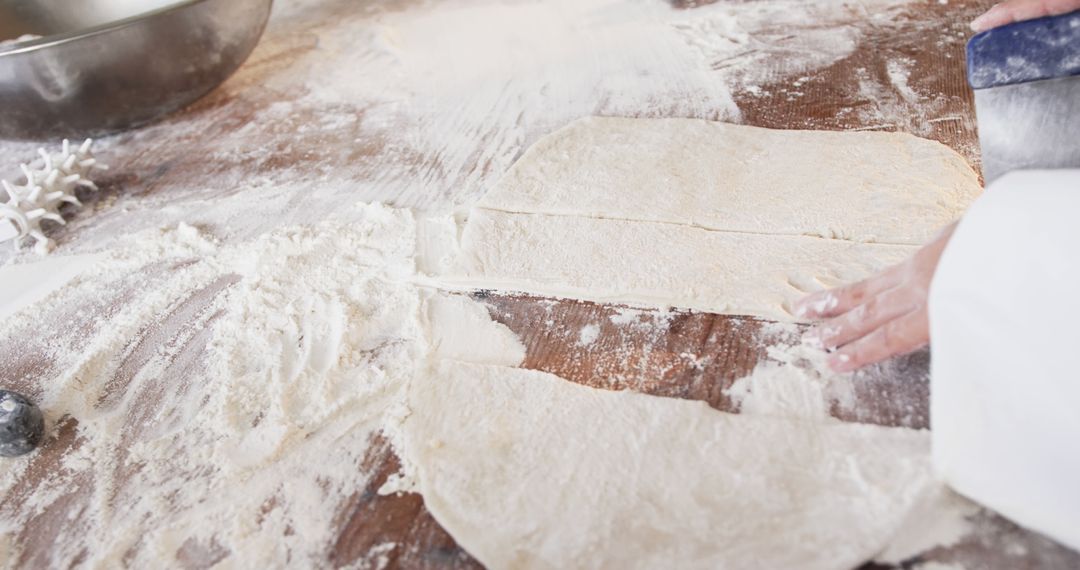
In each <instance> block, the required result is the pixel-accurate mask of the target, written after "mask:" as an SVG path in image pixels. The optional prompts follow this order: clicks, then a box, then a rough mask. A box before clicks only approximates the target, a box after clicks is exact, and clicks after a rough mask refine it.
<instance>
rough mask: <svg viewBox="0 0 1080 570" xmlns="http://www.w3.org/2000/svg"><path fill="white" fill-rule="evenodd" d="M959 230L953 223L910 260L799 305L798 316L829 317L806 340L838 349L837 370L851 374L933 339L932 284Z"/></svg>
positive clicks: (834, 366) (833, 364) (831, 360)
mask: <svg viewBox="0 0 1080 570" xmlns="http://www.w3.org/2000/svg"><path fill="white" fill-rule="evenodd" d="M955 229H956V224H952V225H950V226H949V227H947V228H945V230H943V231H942V232H941V233H940V234H939V235H938V237H936V238H934V241H932V242H930V243H929V244H927V245H926V246H924V247H923V248H922V249H920V250H919V251H917V252H916V253H915V255H914V256H912V257H911V258H910V259H908V260H907V261H905V262H903V263H901V264H899V265H896V266H893V267H891V268H889V269H887V270H885V271H884V272H882V273H880V274H878V275H876V276H874V277H871V278H869V279H866V280H865V281H861V282H859V283H855V284H854V285H848V286H846V287H840V288H838V289H833V290H830V291H820V292H818V293H814V294H812V295H808V296H807V297H805V298H803V299H801V300H800V301H799V302H798V303H796V304H795V307H794V313H795V316H797V317H800V318H811V319H825V320H824V322H822V323H819V324H818V325H816V326H814V328H812V329H810V331H808V332H807V333H806V338H807V339H808V340H810V341H811V342H815V343H817V344H820V345H821V346H822V347H823V348H826V349H829V350H832V349H838V350H836V351H835V352H833V353H832V354H831V355H830V356H829V366H830V367H832V369H833V370H835V371H837V372H851V371H853V370H857V369H859V368H862V367H863V366H867V365H870V364H874V363H876V362H881V361H882V360H886V359H888V358H891V357H893V356H897V355H900V354H906V353H909V352H912V351H914V350H917V349H919V348H922V347H924V346H926V345H927V344H928V343H929V342H930V321H929V316H928V314H927V297H928V296H929V294H930V282H931V281H932V280H933V278H934V272H935V271H936V270H937V265H938V260H939V259H941V254H942V252H944V251H945V246H946V245H947V244H948V243H949V238H951V237H952V234H953V230H955Z"/></svg>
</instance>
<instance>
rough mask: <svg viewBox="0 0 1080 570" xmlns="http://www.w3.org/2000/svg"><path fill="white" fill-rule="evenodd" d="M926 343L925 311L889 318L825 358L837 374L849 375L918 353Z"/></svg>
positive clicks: (928, 325) (928, 337) (928, 331)
mask: <svg viewBox="0 0 1080 570" xmlns="http://www.w3.org/2000/svg"><path fill="white" fill-rule="evenodd" d="M928 342H930V321H929V317H928V315H927V311H926V308H925V307H923V308H921V309H919V310H917V311H913V312H910V313H907V314H906V315H904V316H901V317H899V318H896V319H893V320H891V321H889V322H888V323H886V324H885V325H884V326H881V327H879V328H878V329H877V330H875V331H874V332H872V333H870V334H868V335H866V336H864V337H862V338H861V339H859V340H857V341H855V342H852V343H851V344H848V345H845V346H844V347H843V348H841V349H840V350H838V351H836V352H835V353H833V354H832V355H831V356H830V357H829V365H830V366H831V367H832V369H833V370H835V371H837V372H852V371H854V370H858V369H859V368H862V367H863V366H869V365H871V364H876V363H878V362H881V361H883V360H887V359H889V358H892V357H893V356H898V355H901V354H907V353H909V352H913V351H915V350H918V349H920V348H922V347H924V346H926V344H927V343H928Z"/></svg>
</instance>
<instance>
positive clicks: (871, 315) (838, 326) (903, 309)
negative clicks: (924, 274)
mask: <svg viewBox="0 0 1080 570" xmlns="http://www.w3.org/2000/svg"><path fill="white" fill-rule="evenodd" d="M919 304H920V302H919V298H918V291H915V290H913V289H912V288H910V287H894V288H892V289H889V290H887V291H884V292H882V293H881V294H879V295H877V296H874V297H871V298H870V299H868V300H867V301H866V302H865V303H863V304H861V305H859V306H857V307H855V308H854V309H852V310H850V311H848V312H846V313H844V314H842V315H840V316H838V317H836V318H833V319H830V320H828V321H826V322H824V323H822V324H820V325H818V326H816V327H814V329H812V330H811V331H810V332H809V333H807V338H808V339H812V340H814V341H817V342H818V343H820V344H821V345H822V346H823V347H824V348H827V349H832V348H836V347H838V346H843V345H845V344H847V343H849V342H852V341H856V340H859V339H860V338H862V337H864V336H866V335H868V334H870V333H871V332H872V331H874V330H875V329H878V328H880V327H882V326H884V325H885V324H886V323H888V322H889V321H892V320H893V319H896V318H898V317H902V316H904V315H906V314H908V313H910V312H912V311H914V310H915V309H917V308H919Z"/></svg>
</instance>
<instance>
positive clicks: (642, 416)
mask: <svg viewBox="0 0 1080 570" xmlns="http://www.w3.org/2000/svg"><path fill="white" fill-rule="evenodd" d="M409 402H410V408H411V414H410V415H409V417H408V419H407V420H406V422H405V426H404V436H405V444H406V451H407V453H406V454H405V456H406V457H409V458H410V459H411V461H413V462H414V463H415V464H416V466H417V476H418V480H419V484H420V488H421V492H422V493H423V495H424V501H425V504H426V505H427V507H428V508H429V509H430V510H431V512H432V513H433V514H434V515H435V518H436V519H437V520H438V521H439V523H440V524H442V525H443V526H444V527H445V528H446V529H447V530H449V531H450V533H451V534H452V535H453V536H454V538H455V540H457V542H458V543H459V544H461V545H462V546H463V547H464V548H465V549H467V550H468V551H469V552H470V553H471V554H473V555H474V556H475V557H476V558H478V559H479V560H480V561H481V562H482V563H484V564H485V565H486V566H487V567H489V568H670V567H678V568H710V569H712V568H740V569H752V568H762V569H766V568H767V569H775V568H801V569H810V570H812V569H816V568H828V569H837V568H850V567H854V566H856V565H857V564H859V563H861V562H863V561H865V560H868V559H870V558H872V557H873V556H874V555H875V554H877V553H878V552H879V551H881V550H882V549H883V548H885V546H886V545H887V543H888V542H889V539H890V538H892V536H893V535H894V534H895V533H896V531H897V530H898V529H899V528H900V527H901V525H902V524H903V523H904V519H905V517H906V516H908V514H909V513H910V512H911V511H912V507H913V505H915V504H916V503H918V502H920V501H921V500H923V499H924V498H925V497H926V495H927V494H929V493H933V492H936V491H937V484H936V482H935V481H934V479H933V476H932V473H931V468H930V459H929V447H928V446H929V434H928V433H927V432H918V431H913V430H907V429H892V428H882V427H878V426H869V425H856V424H842V423H833V424H820V423H819V424H810V423H802V422H800V421H798V420H787V419H777V418H766V417H751V416H738V415H733V414H727V413H722V412H718V411H716V410H713V409H711V408H709V407H707V406H706V405H705V404H704V403H701V402H691V401H685V400H675V399H667V398H658V397H653V396H646V395H642V394H635V393H632V392H610V391H603V390H596V389H593V388H588V387H584V386H580V385H577V384H573V383H570V382H567V381H565V380H562V379H560V378H558V377H556V376H552V375H549V374H545V373H541V372H535V371H527V370H520V369H515V368H507V367H501V366H491V365H476V364H464V363H460V362H454V361H441V362H440V363H439V364H438V365H437V369H436V370H435V373H434V374H431V375H428V376H426V377H424V378H422V379H418V380H417V381H415V382H414V383H413V384H412V386H411V387H410V391H409Z"/></svg>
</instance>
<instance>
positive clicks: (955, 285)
mask: <svg viewBox="0 0 1080 570" xmlns="http://www.w3.org/2000/svg"><path fill="white" fill-rule="evenodd" d="M929 310H930V339H931V349H932V353H931V361H932V364H931V379H932V380H931V403H930V412H931V420H930V421H931V426H930V427H931V430H932V433H933V448H934V463H935V465H936V467H937V469H938V471H939V473H940V474H941V475H942V476H943V477H944V479H945V481H946V482H947V483H948V484H949V485H951V486H952V487H953V488H954V489H956V490H957V491H958V492H960V493H961V494H963V495H966V496H968V497H970V498H972V499H974V500H976V501H978V502H980V503H983V504H985V505H987V506H988V507H990V508H992V509H994V510H996V511H998V512H999V513H1001V514H1003V515H1005V516H1006V517H1008V518H1010V519H1012V520H1014V521H1015V522H1017V523H1020V524H1022V525H1024V526H1027V527H1029V528H1031V529H1033V530H1036V531H1039V532H1042V533H1044V534H1046V535H1048V536H1050V537H1053V538H1054V539H1056V540H1058V541H1060V542H1062V543H1064V544H1067V545H1069V546H1071V547H1073V548H1078V549H1080V170H1043V171H1023V172H1014V173H1011V174H1008V175H1006V176H1004V177H1002V178H1000V179H998V180H997V181H996V182H995V183H994V184H993V185H992V186H991V187H990V188H989V189H987V191H986V193H985V194H984V195H983V197H981V198H980V199H979V200H978V201H977V202H976V203H975V204H974V205H973V206H972V208H971V209H970V211H969V212H968V213H967V214H966V215H965V216H964V219H963V220H962V221H961V222H960V225H959V226H958V227H957V229H956V232H955V233H954V234H953V236H952V239H951V240H950V242H949V245H948V247H947V248H946V250H945V253H944V255H943V256H942V258H941V262H940V264H939V265H938V269H937V273H936V274H935V276H934V282H933V285H932V286H931V292H930V309H929Z"/></svg>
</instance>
